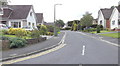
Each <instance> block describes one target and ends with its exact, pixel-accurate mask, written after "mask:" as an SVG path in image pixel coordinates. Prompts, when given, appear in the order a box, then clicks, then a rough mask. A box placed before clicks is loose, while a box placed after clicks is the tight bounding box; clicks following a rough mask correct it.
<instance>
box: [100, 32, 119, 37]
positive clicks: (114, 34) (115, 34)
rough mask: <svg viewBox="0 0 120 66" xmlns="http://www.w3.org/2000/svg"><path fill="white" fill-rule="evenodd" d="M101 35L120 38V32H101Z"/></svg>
mask: <svg viewBox="0 0 120 66" xmlns="http://www.w3.org/2000/svg"><path fill="white" fill-rule="evenodd" d="M99 35H102V36H107V37H112V38H120V33H109V34H99Z"/></svg>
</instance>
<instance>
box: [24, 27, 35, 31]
mask: <svg viewBox="0 0 120 66" xmlns="http://www.w3.org/2000/svg"><path fill="white" fill-rule="evenodd" d="M22 28H23V29H25V30H29V31H32V30H34V29H33V28H32V27H22Z"/></svg>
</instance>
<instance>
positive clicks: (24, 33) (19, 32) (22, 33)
mask: <svg viewBox="0 0 120 66" xmlns="http://www.w3.org/2000/svg"><path fill="white" fill-rule="evenodd" d="M28 32H29V31H26V30H24V29H21V28H19V30H16V32H15V35H16V36H17V37H20V38H22V37H23V36H27V34H28Z"/></svg>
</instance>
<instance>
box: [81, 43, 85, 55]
mask: <svg viewBox="0 0 120 66" xmlns="http://www.w3.org/2000/svg"><path fill="white" fill-rule="evenodd" d="M82 55H85V45H83V50H82Z"/></svg>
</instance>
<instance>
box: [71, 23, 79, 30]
mask: <svg viewBox="0 0 120 66" xmlns="http://www.w3.org/2000/svg"><path fill="white" fill-rule="evenodd" d="M77 26H78V25H77V24H76V22H75V21H74V22H73V24H72V29H71V30H73V31H77Z"/></svg>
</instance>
